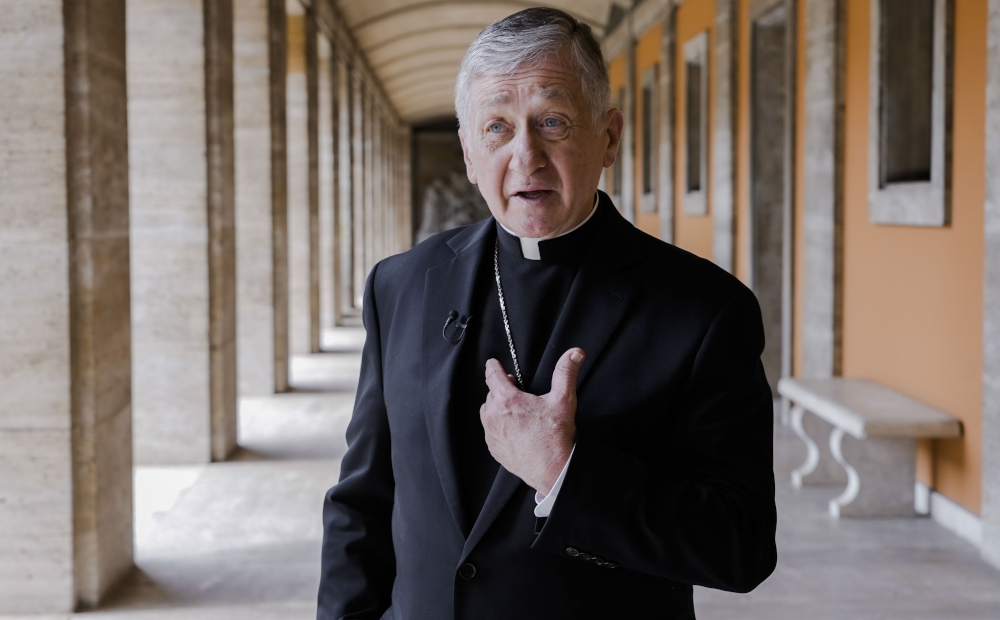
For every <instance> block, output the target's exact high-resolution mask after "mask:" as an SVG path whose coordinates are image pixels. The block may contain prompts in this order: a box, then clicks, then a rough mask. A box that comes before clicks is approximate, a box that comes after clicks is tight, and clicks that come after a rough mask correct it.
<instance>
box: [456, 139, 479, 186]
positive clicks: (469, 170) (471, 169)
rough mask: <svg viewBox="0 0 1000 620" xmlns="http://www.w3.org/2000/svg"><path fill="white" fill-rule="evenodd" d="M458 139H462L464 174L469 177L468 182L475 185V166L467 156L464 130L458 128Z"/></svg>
mask: <svg viewBox="0 0 1000 620" xmlns="http://www.w3.org/2000/svg"><path fill="white" fill-rule="evenodd" d="M458 139H459V140H461V141H462V157H463V158H464V159H465V176H467V177H469V183H472V184H473V185H476V184H477V183H478V182H479V181H478V180H476V166H475V165H474V164H473V163H472V158H471V157H469V145H468V143H466V141H465V130H464V129H459V130H458Z"/></svg>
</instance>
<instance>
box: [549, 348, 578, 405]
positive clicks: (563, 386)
mask: <svg viewBox="0 0 1000 620" xmlns="http://www.w3.org/2000/svg"><path fill="white" fill-rule="evenodd" d="M583 356H584V354H583V349H581V348H579V347H574V348H572V349H570V350H568V351H566V352H565V353H563V354H562V357H560V358H559V361H558V362H556V367H555V369H554V370H553V371H552V391H551V394H553V395H555V396H557V397H559V398H565V397H567V396H570V395H575V394H576V378H577V377H578V376H579V374H580V366H582V365H583Z"/></svg>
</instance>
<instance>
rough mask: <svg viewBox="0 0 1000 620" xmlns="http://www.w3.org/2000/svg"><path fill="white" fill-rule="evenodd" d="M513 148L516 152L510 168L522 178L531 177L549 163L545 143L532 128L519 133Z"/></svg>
mask: <svg viewBox="0 0 1000 620" xmlns="http://www.w3.org/2000/svg"><path fill="white" fill-rule="evenodd" d="M512 146H513V149H514V152H513V155H512V156H511V158H510V165H509V167H510V170H511V172H514V173H516V174H518V175H520V176H523V177H530V176H531V175H532V174H534V173H535V172H536V171H537V170H538V169H539V168H542V167H544V166H545V164H546V162H547V161H548V159H547V157H546V155H545V147H544V143H543V141H542V140H541V138H540V137H539V136H538V133H537V132H535V131H533V130H532V129H531V128H524V129H521V130H520V131H518V132H517V135H516V136H514V143H513V145H512Z"/></svg>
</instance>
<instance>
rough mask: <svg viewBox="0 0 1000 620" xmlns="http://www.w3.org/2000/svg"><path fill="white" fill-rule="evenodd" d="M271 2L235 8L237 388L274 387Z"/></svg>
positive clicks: (246, 0)
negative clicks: (269, 34)
mask: <svg viewBox="0 0 1000 620" xmlns="http://www.w3.org/2000/svg"><path fill="white" fill-rule="evenodd" d="M268 29H269V14H268V0H239V1H238V2H236V3H235V4H234V5H233V34H234V37H233V38H234V44H233V57H234V67H233V72H234V97H233V99H234V104H235V105H234V118H235V144H236V257H237V265H238V269H237V271H236V276H237V281H236V287H237V291H236V299H237V311H238V313H239V322H238V325H237V327H238V331H237V342H238V347H237V348H238V350H239V372H238V376H239V393H240V395H241V396H258V395H266V394H272V393H274V391H275V387H276V386H275V372H274V369H275V354H276V350H275V338H274V335H275V334H274V315H275V309H274V294H275V286H274V251H273V250H274V248H273V238H274V228H275V226H274V216H273V208H274V204H273V197H272V180H271V164H272V161H271V160H272V154H271V110H270V87H271V76H270V60H269V52H268Z"/></svg>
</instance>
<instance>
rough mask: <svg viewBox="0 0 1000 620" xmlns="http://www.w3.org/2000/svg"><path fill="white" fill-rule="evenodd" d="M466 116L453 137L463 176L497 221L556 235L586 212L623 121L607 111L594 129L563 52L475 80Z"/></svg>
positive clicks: (526, 233) (528, 232)
mask: <svg viewBox="0 0 1000 620" xmlns="http://www.w3.org/2000/svg"><path fill="white" fill-rule="evenodd" d="M466 121H467V122H466V123H465V124H464V125H463V128H462V130H461V131H460V132H459V135H460V137H461V139H462V149H463V151H464V152H465V166H466V172H467V174H468V176H469V180H470V181H471V182H472V183H475V184H477V185H478V186H479V191H480V192H481V193H482V194H483V198H485V199H486V203H487V204H488V205H489V207H490V212H492V213H493V216H494V217H495V218H496V219H497V220H498V221H499V222H500V223H501V224H503V225H504V226H505V227H507V229H509V230H511V231H513V232H514V233H516V234H517V235H518V236H521V237H531V238H549V237H554V236H556V235H559V234H561V233H563V232H566V231H567V230H570V229H572V228H573V227H574V226H576V225H577V224H579V223H580V222H582V221H583V220H584V219H585V218H586V217H587V216H588V215H589V214H590V211H591V209H592V208H593V206H594V193H595V192H596V191H597V184H598V181H599V180H600V177H601V170H602V169H603V168H606V167H608V166H610V165H612V164H613V163H614V162H615V154H616V152H617V150H618V142H619V140H620V139H621V133H622V124H623V119H622V115H621V112H620V111H619V110H617V109H614V110H611V111H609V112H608V113H607V114H606V115H605V116H604V119H603V123H602V127H601V131H597V128H596V127H594V124H593V115H592V114H591V110H590V108H589V107H588V105H587V101H586V99H585V98H584V95H583V90H582V88H581V86H580V80H579V78H578V77H577V75H576V73H575V72H574V70H573V67H572V65H571V64H570V62H569V60H568V58H567V57H566V55H565V53H563V54H559V55H553V56H549V57H548V58H546V59H545V60H544V61H543V62H542V63H540V64H539V65H538V66H536V67H533V68H530V69H525V70H522V71H518V72H516V73H514V74H512V75H503V76H485V77H480V78H477V79H476V80H475V81H473V83H472V92H471V110H470V111H469V116H468V118H467V119H466Z"/></svg>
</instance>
